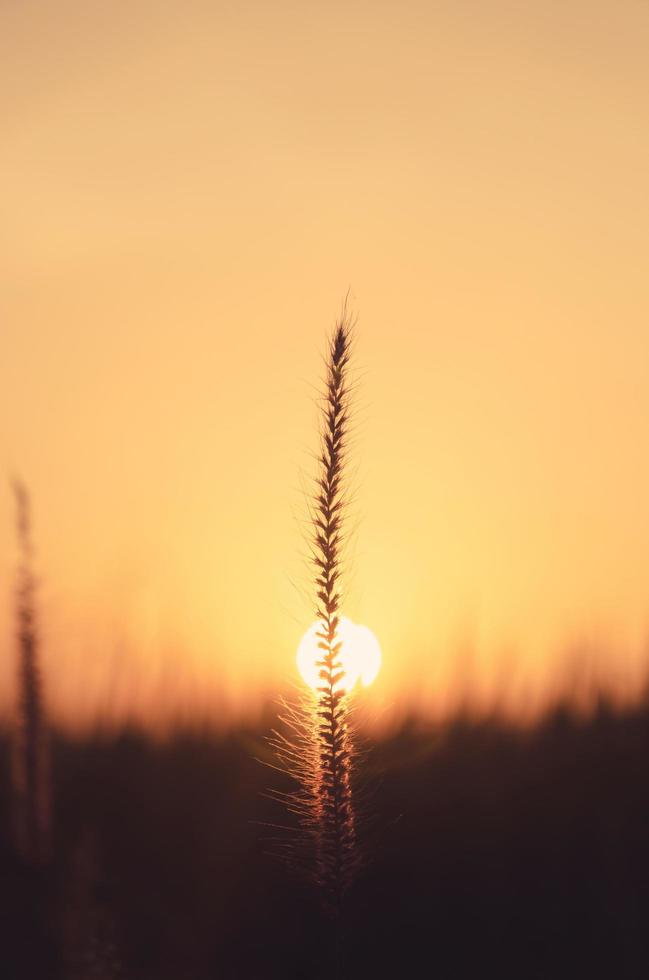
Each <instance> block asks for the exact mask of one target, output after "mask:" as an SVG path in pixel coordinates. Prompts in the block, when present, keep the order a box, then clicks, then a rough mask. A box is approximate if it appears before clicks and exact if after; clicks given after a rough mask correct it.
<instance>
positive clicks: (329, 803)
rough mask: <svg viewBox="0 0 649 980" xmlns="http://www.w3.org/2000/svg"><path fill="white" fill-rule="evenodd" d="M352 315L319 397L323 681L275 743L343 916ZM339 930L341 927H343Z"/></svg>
mask: <svg viewBox="0 0 649 980" xmlns="http://www.w3.org/2000/svg"><path fill="white" fill-rule="evenodd" d="M350 344H351V323H350V320H349V317H348V315H347V312H346V310H345V309H343V314H342V315H341V317H340V319H339V321H338V322H337V324H336V327H335V329H334V331H333V334H332V336H331V338H330V340H329V344H328V350H327V358H326V375H325V380H324V389H323V393H322V399H321V405H320V447H319V452H318V456H317V474H316V478H315V490H314V493H313V498H312V500H311V503H310V518H311V520H310V525H309V526H310V532H309V534H310V541H309V546H310V547H309V550H310V559H311V562H312V569H313V572H314V574H313V579H312V582H313V593H312V594H313V610H314V613H315V617H316V620H317V623H318V630H317V640H318V653H319V658H318V660H317V670H318V678H319V681H318V686H317V688H316V689H315V691H313V692H312V693H305V694H304V696H303V698H302V699H301V701H300V703H299V704H298V705H292V706H288V705H287V706H285V711H284V715H283V721H284V722H285V723H286V725H287V727H288V735H282V734H279V733H275V737H274V745H275V748H276V750H277V752H278V754H279V757H280V759H281V761H282V763H283V764H284V767H285V768H286V770H287V771H288V772H289V773H290V774H291V775H292V776H293V777H294V778H295V779H296V780H297V784H298V789H297V790H296V792H295V793H293V794H291V795H290V796H289V797H288V798H287V803H288V806H289V808H290V809H291V810H292V811H293V812H295V813H297V815H298V818H299V819H300V823H301V827H302V831H303V833H304V837H305V839H306V841H308V842H310V844H311V852H312V853H311V858H312V860H311V866H312V868H313V869H314V875H315V878H316V880H317V882H318V884H319V886H320V887H321V889H322V894H323V897H324V899H325V904H326V907H327V909H328V911H329V912H330V913H331V914H332V916H333V917H334V919H335V920H337V921H338V922H340V916H341V911H342V908H343V902H344V897H345V893H346V892H347V889H348V888H349V885H350V884H351V882H352V879H353V877H354V874H355V872H356V870H357V866H358V841H357V817H356V812H355V805H354V792H353V786H352V777H353V773H354V763H355V748H354V738H353V732H352V730H351V727H350V719H349V709H350V705H349V697H348V694H347V692H346V690H345V676H344V670H343V667H342V663H341V659H340V653H341V642H340V639H339V624H340V605H341V572H342V568H341V554H342V549H343V545H344V536H345V514H344V510H345V462H346V454H347V440H348V432H349V408H350V384H349V362H350ZM336 932H339V930H338V929H337V930H336Z"/></svg>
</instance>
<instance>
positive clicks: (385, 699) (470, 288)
mask: <svg viewBox="0 0 649 980" xmlns="http://www.w3.org/2000/svg"><path fill="white" fill-rule="evenodd" d="M648 50H649V5H648V4H647V3H645V2H641V0H616V2H613V0H588V2H586V0H573V2H568V3H566V2H559V0H529V2H524V3H514V2H513V0H510V2H505V0H474V2H468V0H447V2H424V0H422V2H415V0H409V2H405V3H401V2H396V0H390V2H382V0H372V2H354V0H352V2H346V3H344V4H343V3H342V2H337V0H330V2H328V3H324V2H313V0H300V2H297V0H296V2H291V3H289V2H281V0H273V2H261V0H259V2H246V0H242V2H237V3H225V2H223V3H221V2H219V0H212V2H206V0H183V2H180V0H155V2H154V0H142V2H140V0H135V2H128V3H127V2H115V3H110V4H106V3H99V2H97V0H83V2H81V0H67V2H66V0H38V2H35V0H22V2H20V3H18V2H13V0H3V2H2V3H0V79H1V85H0V119H1V126H0V199H1V207H0V214H1V219H0V471H1V473H0V475H2V474H4V488H3V487H2V485H1V483H0V650H1V651H2V656H1V657H0V692H1V694H0V698H1V700H2V703H3V704H4V705H6V704H8V703H9V701H10V698H11V696H12V693H11V692H12V683H13V674H14V670H15V667H14V651H13V639H12V622H11V602H12V588H13V580H14V570H15V563H16V550H15V542H14V535H13V511H12V499H11V493H10V489H9V477H10V476H11V474H13V473H19V474H21V475H22V477H23V478H24V479H25V481H26V482H27V484H28V485H29V487H30V490H31V492H32V497H33V502H34V517H35V530H36V541H37V548H38V570H39V575H40V578H41V589H40V602H41V614H42V633H43V658H44V664H45V670H46V682H47V691H48V699H49V701H50V703H51V705H52V706H53V708H54V710H55V712H56V714H57V717H59V718H62V719H65V720H67V721H73V722H76V721H79V720H88V719H90V718H94V717H96V716H97V715H107V714H108V715H110V714H111V713H112V712H116V713H128V712H135V713H139V714H140V716H145V717H149V718H150V717H153V716H160V717H161V716H163V715H165V716H166V715H167V714H170V713H174V712H176V711H179V712H184V713H185V714H187V713H190V714H191V713H204V714H205V715H207V716H210V717H212V718H213V719H215V720H216V721H220V720H222V719H224V718H231V717H233V713H234V715H236V714H238V713H239V712H241V711H247V710H250V709H251V708H254V707H255V706H256V705H258V704H259V703H260V702H261V700H263V699H264V698H266V697H272V696H274V695H275V693H276V692H277V691H278V690H279V689H280V687H281V686H282V685H284V684H286V683H291V682H293V681H297V673H296V669H295V650H296V648H297V645H298V642H299V640H300V637H301V635H302V633H303V632H304V631H305V630H306V629H307V627H308V626H309V625H310V623H311V608H310V606H309V602H308V599H307V595H306V593H305V589H306V584H307V582H308V572H307V568H306V564H305V562H304V558H303V555H304V551H305V544H304V527H303V524H304V517H305V503H304V487H305V486H307V485H308V477H309V473H310V472H311V466H312V463H311V454H312V452H313V451H314V449H315V448H316V434H317V433H316V425H317V411H316V404H315V389H314V385H315V384H316V383H317V381H318V379H319V377H320V376H321V374H322V360H321V357H322V353H323V350H324V344H325V337H326V334H327V332H328V331H329V330H330V329H331V328H332V326H333V324H334V321H335V318H336V315H337V314H338V312H339V310H340V307H341V303H342V301H343V298H344V296H345V294H346V293H347V291H348V290H349V292H350V303H351V305H352V306H353V309H354V310H355V312H356V314H357V320H358V325H357V331H356V348H355V363H356V371H357V378H358V381H359V391H358V400H357V414H356V422H357V428H356V436H355V444H354V452H353V455H352V470H353V473H352V477H353V485H354V488H355V491H356V492H355V502H354V506H353V509H352V514H351V517H352V521H351V523H352V526H353V528H354V537H353V541H352V544H351V546H350V552H349V557H350V566H349V567H350V570H351V575H350V581H349V586H350V588H349V596H348V601H347V602H346V603H345V610H346V612H347V614H348V615H349V616H351V618H352V619H354V620H355V621H357V622H359V623H364V624H366V625H368V626H370V627H371V628H372V629H373V630H374V632H375V633H376V635H377V636H378V638H379V640H380V642H381V646H382V650H383V669H382V672H381V674H380V676H379V679H378V680H377V682H376V684H375V685H374V687H373V688H372V689H371V698H372V699H373V704H374V708H375V710H376V712H377V713H379V714H386V713H387V714H389V713H390V712H392V713H393V714H394V713H400V712H402V711H405V710H411V709H416V710H419V711H422V712H423V713H424V714H426V713H430V712H433V711H435V712H437V711H439V710H442V711H443V710H445V706H446V707H448V706H449V704H451V702H453V700H454V699H455V700H457V698H461V697H464V696H466V697H469V698H470V699H473V701H474V702H475V703H476V704H478V703H479V704H482V705H485V704H493V703H502V704H505V705H506V706H509V707H510V708H511V709H512V710H513V711H514V712H516V711H518V712H519V713H524V712H525V711H527V710H530V708H531V707H532V706H534V705H537V704H538V703H540V700H541V701H542V700H543V699H544V698H548V697H549V696H552V695H553V694H554V692H555V691H556V689H557V687H558V686H561V685H563V684H569V685H573V686H574V685H575V684H584V683H586V682H587V679H588V677H589V676H602V677H605V678H606V679H607V682H608V683H609V684H610V685H611V686H612V687H613V688H614V689H615V690H616V691H618V692H627V693H628V692H632V691H633V690H634V689H635V688H636V686H637V684H638V683H639V680H640V679H641V678H643V677H644V675H645V668H646V665H647V664H649V642H648V641H649V291H648V287H647V282H648V277H647V262H648V257H649V191H648V182H647V174H648V173H649V126H647V110H648V106H649V59H648V58H647V51H648ZM593 671H594V674H592V673H591V674H589V672H593ZM577 678H579V679H577ZM584 678H586V680H584Z"/></svg>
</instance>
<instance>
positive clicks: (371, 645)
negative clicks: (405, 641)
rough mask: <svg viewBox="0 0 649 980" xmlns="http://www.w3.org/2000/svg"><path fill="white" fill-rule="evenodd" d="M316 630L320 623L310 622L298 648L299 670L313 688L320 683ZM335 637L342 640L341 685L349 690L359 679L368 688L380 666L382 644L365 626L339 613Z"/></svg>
mask: <svg viewBox="0 0 649 980" xmlns="http://www.w3.org/2000/svg"><path fill="white" fill-rule="evenodd" d="M319 630H320V624H319V623H313V625H312V626H310V627H309V629H308V630H307V631H306V633H305V634H304V636H303V637H302V639H301V640H300V645H299V647H298V650H297V667H298V670H299V672H300V674H301V676H302V679H303V680H304V682H305V683H306V684H308V685H309V687H312V688H313V689H314V690H315V689H316V688H317V687H318V686H319V685H320V684H321V683H322V682H321V679H320V676H319V674H320V668H319V667H318V661H319V660H320V659H321V657H322V652H323V651H322V650H321V649H320V648H319V647H318V643H319V642H320V640H319V638H318V636H317V633H318V631H319ZM338 640H339V642H340V643H342V647H341V650H340V655H339V659H340V665H341V667H342V669H343V671H344V677H343V679H342V681H341V682H340V687H341V688H343V689H344V690H346V691H351V690H352V688H353V687H354V686H355V684H356V683H357V682H358V681H359V680H360V681H361V683H362V684H363V687H368V686H369V685H370V684H371V683H372V681H374V680H375V678H376V676H377V674H378V672H379V670H380V669H381V647H380V646H379V641H378V640H377V638H376V637H375V635H374V633H373V632H372V630H371V629H368V627H367V626H359V625H357V624H356V623H352V621H351V619H347V617H346V616H341V618H340V624H339V626H338Z"/></svg>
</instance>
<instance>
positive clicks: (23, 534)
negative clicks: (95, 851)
mask: <svg viewBox="0 0 649 980" xmlns="http://www.w3.org/2000/svg"><path fill="white" fill-rule="evenodd" d="M13 491H14V498H15V504H16V534H17V539H18V549H19V555H20V561H19V566H18V581H17V586H16V600H15V601H16V605H15V616H16V641H17V647H18V699H17V707H16V724H15V729H14V745H13V786H14V828H15V835H16V846H17V848H18V851H19V852H20V854H21V855H22V857H23V858H24V860H26V861H27V862H29V863H30V864H34V865H38V864H42V863H43V862H44V861H45V860H47V857H48V855H49V844H50V841H49V838H50V772H49V743H48V733H47V724H46V718H45V708H44V704H43V690H42V677H41V670H40V664H39V635H38V623H37V613H36V588H37V583H36V576H35V574H34V547H33V541H32V517H31V501H30V497H29V494H28V492H27V489H26V487H25V486H24V484H23V483H21V482H20V481H19V480H15V481H14V483H13Z"/></svg>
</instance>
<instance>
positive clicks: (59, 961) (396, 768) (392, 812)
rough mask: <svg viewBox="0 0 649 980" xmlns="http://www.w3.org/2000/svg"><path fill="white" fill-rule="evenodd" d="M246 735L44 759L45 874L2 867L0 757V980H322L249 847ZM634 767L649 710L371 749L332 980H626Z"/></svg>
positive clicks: (643, 956) (278, 880)
mask: <svg viewBox="0 0 649 980" xmlns="http://www.w3.org/2000/svg"><path fill="white" fill-rule="evenodd" d="M265 731H266V729H264V731H263V732H259V733H250V732H247V733H246V732H240V733H238V734H233V735H231V736H229V737H227V738H224V739H218V738H216V737H211V736H196V735H187V734H184V735H183V734H182V733H178V734H177V735H176V736H175V737H174V738H173V739H171V740H169V741H168V742H167V743H166V744H156V743H154V742H152V741H150V740H148V739H147V738H146V737H145V736H143V735H141V734H137V733H134V732H125V733H123V734H121V735H119V736H116V737H111V738H99V737H97V738H94V739H86V740H84V741H76V742H75V741H71V740H69V739H64V738H62V737H60V736H59V737H58V738H55V739H54V742H53V775H54V785H55V787H56V792H55V797H54V839H53V852H54V863H53V864H52V865H51V866H50V867H49V868H48V869H45V870H39V869H34V868H31V869H29V868H26V867H24V866H23V865H21V864H20V863H19V862H18V861H17V860H16V859H15V858H14V857H13V856H12V853H11V849H10V844H9V840H10V837H9V833H8V828H9V800H8V792H9V777H8V755H7V742H6V740H3V742H2V754H1V759H2V769H1V780H0V827H1V830H2V837H1V842H0V922H1V923H2V927H1V928H2V937H1V942H0V977H2V980H14V978H15V980H19V978H20V980H24V978H26V980H48V978H50V977H51V978H53V980H54V978H59V977H71V978H76V977H84V978H88V980H89V978H91V977H104V978H109V977H117V976H121V977H125V978H127V980H167V978H174V980H207V978H213V980H274V978H280V977H281V978H284V980H291V978H320V977H324V976H327V975H328V973H329V971H330V964H329V963H328V962H327V957H326V955H324V954H323V952H322V950H323V949H325V948H326V943H325V942H324V938H325V936H326V930H327V928H328V921H327V919H326V917H323V916H322V913H321V911H320V909H319V903H318V901H317V896H316V895H315V894H314V893H313V891H312V889H311V887H310V886H309V885H308V884H306V883H305V884H302V883H300V882H299V881H296V880H293V879H291V878H290V877H289V876H288V875H287V872H286V869H285V867H284V866H283V865H282V864H281V862H278V861H277V860H276V859H275V858H273V857H272V855H271V854H269V853H268V852H269V851H272V850H273V848H272V846H271V845H269V843H268V842H267V840H266V839H265V838H266V837H268V836H269V835H270V834H272V831H270V830H268V829H266V828H264V827H263V826H260V824H261V823H263V822H265V821H268V822H274V821H278V820H281V821H284V820H285V815H284V814H283V813H282V812H281V810H280V809H279V808H278V806H277V804H274V803H273V802H272V801H271V800H268V799H266V798H265V797H264V795H263V791H264V790H265V789H266V787H267V785H268V783H269V778H270V777H269V772H268V770H265V769H264V768H263V767H262V766H260V765H259V763H258V762H255V761H254V758H253V757H254V756H255V755H259V754H260V753H263V752H264V751H265V747H264V746H265V743H264V734H265ZM648 758H649V708H646V709H643V710H637V711H634V712H631V713H627V714H625V715H620V716H616V715H615V714H613V713H611V712H609V711H607V710H606V709H605V708H604V707H602V709H601V710H600V711H599V712H598V713H597V715H596V716H595V717H594V718H593V719H592V720H590V721H588V722H578V721H576V720H575V719H573V718H571V717H570V715H569V714H567V713H558V714H557V715H555V716H554V717H553V718H551V719H549V720H548V721H546V722H545V723H544V724H543V725H542V726H540V727H539V728H537V729H535V730H534V731H532V732H527V733H519V732H515V731H513V730H510V729H507V728H506V727H504V726H501V725H499V724H498V723H495V722H494V723H490V724H480V725H474V724H471V723H470V722H467V721H462V720H457V721H456V722H455V723H454V724H453V725H451V726H449V727H448V728H447V729H445V730H444V731H438V732H428V733H421V732H419V733H418V732H416V731H415V730H414V729H405V730H404V731H402V732H401V733H400V734H399V735H398V736H396V737H393V738H391V739H390V740H388V741H384V742H382V743H381V744H379V745H378V746H377V747H376V750H375V751H374V753H373V755H372V756H371V758H370V760H369V764H368V767H367V768H368V769H369V770H370V771H371V774H372V776H373V777H374V779H375V781H376V786H375V791H374V797H373V808H374V810H375V812H376V813H377V814H378V823H377V826H376V829H375V840H374V844H373V847H374V855H373V861H372V863H371V865H370V866H369V867H368V869H367V871H366V872H365V874H364V876H362V877H361V878H360V880H359V881H357V883H356V885H355V886H354V888H353V890H352V892H351V895H350V901H349V907H348V910H347V912H346V923H345V925H346V932H347V935H346V943H345V945H346V954H345V975H346V976H347V977H349V978H363V977H368V978H382V977H391V978H393V977H404V978H406V977H407V978H410V977H413V978H414V977H417V978H419V977H429V976H430V977H436V978H441V980H444V978H465V977H466V978H474V977H477V976H480V977H492V976H493V977H498V978H512V980H513V978H516V980H533V978H544V980H545V978H547V980H560V978H565V980H576V978H581V977H584V978H600V977H601V978H607V980H608V978H612V977H615V978H636V977H637V978H640V977H646V976H647V975H648V974H649V928H648V926H649V918H648V917H649V773H648V769H649V766H648V762H647V760H648ZM93 971H94V972H93Z"/></svg>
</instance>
